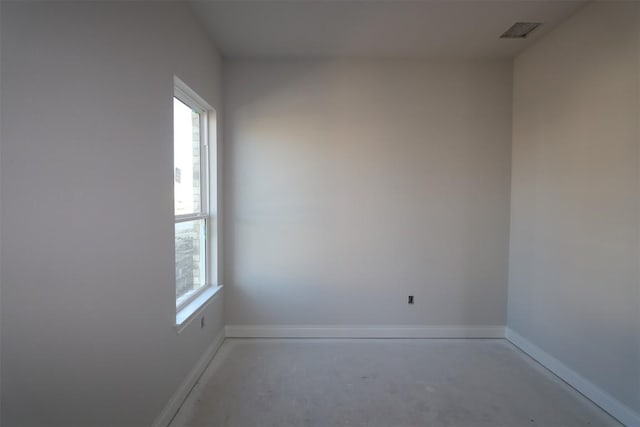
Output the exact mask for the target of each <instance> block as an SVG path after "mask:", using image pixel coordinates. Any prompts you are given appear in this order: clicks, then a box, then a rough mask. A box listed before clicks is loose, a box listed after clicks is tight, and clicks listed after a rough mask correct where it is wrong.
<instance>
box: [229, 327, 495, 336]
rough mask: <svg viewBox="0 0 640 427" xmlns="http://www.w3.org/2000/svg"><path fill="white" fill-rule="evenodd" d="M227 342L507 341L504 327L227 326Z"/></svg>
mask: <svg viewBox="0 0 640 427" xmlns="http://www.w3.org/2000/svg"><path fill="white" fill-rule="evenodd" d="M225 332H226V333H225V335H226V336H227V337H228V338H504V326H346V325H335V326H317V325H315V326H314V325H291V326H282V325H227V326H226V327H225Z"/></svg>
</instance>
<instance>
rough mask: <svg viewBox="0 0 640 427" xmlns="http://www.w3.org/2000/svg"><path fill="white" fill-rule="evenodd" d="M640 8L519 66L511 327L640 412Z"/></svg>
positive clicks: (552, 37)
mask: <svg viewBox="0 0 640 427" xmlns="http://www.w3.org/2000/svg"><path fill="white" fill-rule="evenodd" d="M639 8H640V4H639V3H637V2H597V3H593V4H591V5H589V6H587V7H586V8H584V9H582V10H581V11H580V12H579V13H578V14H576V15H574V16H573V17H572V18H570V19H569V20H568V21H567V22H566V23H564V24H563V25H562V26H560V27H559V28H558V29H556V30H555V31H554V32H552V33H550V34H549V35H548V36H546V37H545V38H544V39H542V40H540V41H539V42H538V43H537V44H536V45H535V46H533V47H532V48H530V49H528V50H527V51H526V52H525V53H523V54H522V55H520V56H518V57H517V59H516V61H515V78H514V79H515V89H514V131H513V134H514V140H513V165H512V167H513V175H512V194H511V201H512V205H511V212H512V220H511V246H510V274H509V306H508V307H509V310H508V313H509V318H508V326H509V327H510V328H511V329H513V330H515V331H516V332H517V333H519V334H520V335H522V336H523V337H524V338H526V339H527V340H529V341H531V342H532V343H533V344H536V345H537V346H539V347H540V348H542V349H543V350H544V351H546V352H547V353H549V354H551V355H552V356H554V357H556V358H557V359H559V360H560V361H561V362H562V363H564V364H565V365H567V366H568V367H570V368H571V369H573V370H575V371H576V372H577V373H578V374H580V375H582V376H583V377H585V378H586V379H587V380H589V381H591V382H593V383H595V384H596V385H597V386H599V387H601V388H602V389H604V390H605V391H606V392H608V393H610V394H611V395H612V396H614V397H615V398H617V399H619V400H620V401H621V402H623V403H624V404H626V405H627V406H629V407H630V408H633V409H635V410H636V411H640V305H639V303H640V294H639V289H640V284H639V277H638V265H639V263H638V257H639V254H640V252H639V247H638V244H639V240H638V236H639V232H640V230H639V226H640V219H639V218H640V211H639V202H640V184H639V181H638V176H639V173H640V169H639V166H638V165H639V151H638V148H639V133H638V124H639V123H640V121H639V120H638V113H639V110H638V108H639V102H638V101H639V94H640V92H639V90H638V88H639V78H640V73H639V70H640V68H639V67H638V64H639V62H638V61H639V58H640V56H639V51H638V36H639V33H638V31H639V29H640V26H639V23H640V20H639V18H640V15H639V14H640V11H639Z"/></svg>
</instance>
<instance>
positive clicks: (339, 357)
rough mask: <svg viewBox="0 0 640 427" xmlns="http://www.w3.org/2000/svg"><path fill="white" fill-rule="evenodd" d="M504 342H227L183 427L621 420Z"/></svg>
mask: <svg viewBox="0 0 640 427" xmlns="http://www.w3.org/2000/svg"><path fill="white" fill-rule="evenodd" d="M619 425H620V424H618V423H617V422H616V421H615V420H614V419H613V418H611V417H610V416H609V415H607V414H606V413H605V412H604V411H602V410H601V409H600V408H598V407H597V406H596V405H594V404H593V403H591V402H590V401H589V400H587V399H586V398H584V397H583V396H582V395H580V394H579V393H578V392H576V391H575V390H573V389H572V388H571V387H569V386H568V385H567V384H565V383H564V382H562V381H561V380H560V379H558V378H557V377H555V376H554V375H553V374H551V373H550V372H549V371H547V370H546V369H545V368H543V367H542V366H540V365H538V364H537V363H536V362H535V361H533V360H531V359H530V358H529V357H528V356H526V355H525V354H523V353H522V352H520V351H519V350H518V349H517V348H515V347H514V346H513V345H511V344H510V343H508V342H507V341H505V340H443V339H430V340H428V339H427V340H421V339H414V340H409V339H407V340H405V339H386V340H382V339H227V340H226V341H225V343H224V344H223V345H222V347H221V348H220V350H219V352H218V354H217V355H216V357H215V358H214V360H213V361H212V362H211V364H210V365H209V367H208V368H207V370H206V372H205V373H204V375H203V376H202V378H201V380H200V382H199V383H198V384H197V385H196V386H195V387H194V389H193V390H192V392H191V394H190V395H189V397H188V398H187V400H186V401H185V403H184V404H183V406H182V408H181V410H180V411H179V412H178V414H177V415H176V417H175V418H174V420H173V422H172V424H171V427H180V426H237V427H252V426H264V427H287V426H372V427H396V426H397V427H400V426H403V427H404V426H406V427H409V426H465V427H480V426H491V427H494V426H505V427H519V426H527V427H532V426H619Z"/></svg>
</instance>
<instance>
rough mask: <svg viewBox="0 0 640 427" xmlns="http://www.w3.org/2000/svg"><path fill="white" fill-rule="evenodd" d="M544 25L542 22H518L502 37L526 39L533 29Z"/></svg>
mask: <svg viewBox="0 0 640 427" xmlns="http://www.w3.org/2000/svg"><path fill="white" fill-rule="evenodd" d="M540 25H542V23H541V22H516V23H515V24H513V25H512V26H511V28H509V29H508V30H507V31H505V32H504V33H502V35H501V36H500V38H501V39H524V38H526V37H527V36H528V35H529V33H531V31H533V30H535V29H536V28H538V27H539V26H540Z"/></svg>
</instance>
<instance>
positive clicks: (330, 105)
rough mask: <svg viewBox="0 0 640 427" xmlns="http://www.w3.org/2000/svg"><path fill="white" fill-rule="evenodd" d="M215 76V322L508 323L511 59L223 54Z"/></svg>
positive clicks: (304, 323) (332, 323) (341, 323)
mask: <svg viewBox="0 0 640 427" xmlns="http://www.w3.org/2000/svg"><path fill="white" fill-rule="evenodd" d="M224 88H225V95H224V96H225V115H226V121H225V129H226V134H225V143H226V144H227V145H226V146H225V149H226V150H227V151H226V157H225V165H226V166H227V168H228V169H227V171H228V173H227V174H226V176H225V178H226V179H227V185H226V187H225V191H226V193H225V200H226V201H227V203H226V210H225V213H226V222H225V231H226V232H227V237H228V239H227V245H226V249H225V250H226V257H225V259H226V265H225V267H226V275H225V283H226V284H227V285H228V286H227V291H226V295H225V298H226V300H225V303H226V307H225V312H226V317H225V319H226V323H227V324H231V325H265V324H266V325H270V324H272V325H430V326H433V325H456V326H460V325H463V326H464V325H504V324H505V317H506V297H507V295H506V292H507V251H508V228H509V225H508V224H509V176H510V155H511V151H510V143H511V93H512V92H511V89H512V67H511V63H510V61H486V62H443V61H438V62H433V63H431V62H424V61H422V62H421V61H348V62H343V61H339V62H335V61H291V62H287V61H273V62H260V61H246V62H244V61H240V62H225V69H224ZM409 294H411V295H415V298H416V303H415V305H414V306H409V305H408V304H407V295H409Z"/></svg>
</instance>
